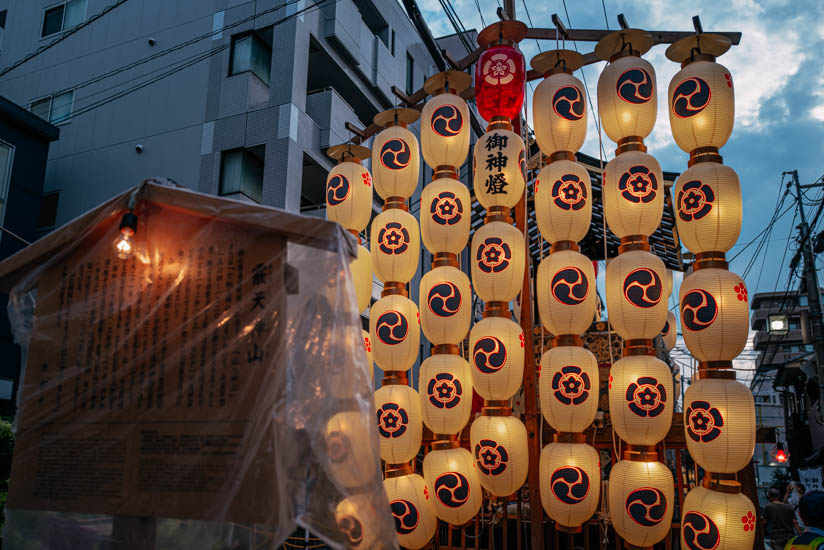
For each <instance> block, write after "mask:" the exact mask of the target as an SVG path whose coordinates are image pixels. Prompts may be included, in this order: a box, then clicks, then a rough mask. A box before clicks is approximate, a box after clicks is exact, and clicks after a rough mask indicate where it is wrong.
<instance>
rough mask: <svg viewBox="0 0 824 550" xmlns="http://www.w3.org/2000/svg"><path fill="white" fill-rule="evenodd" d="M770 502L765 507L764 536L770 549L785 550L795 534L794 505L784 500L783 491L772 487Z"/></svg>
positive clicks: (768, 493)
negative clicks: (782, 497)
mask: <svg viewBox="0 0 824 550" xmlns="http://www.w3.org/2000/svg"><path fill="white" fill-rule="evenodd" d="M767 500H768V501H769V503H768V504H767V505H766V506H765V507H764V516H763V520H764V538H765V539H768V540H769V542H768V543H767V541H764V542H765V543H766V546H767V548H769V549H770V550H784V547H785V546H786V545H787V542H788V541H789V540H790V539H791V538H793V536H794V535H795V521H794V520H795V514H794V512H793V507H792V506H790V505H789V504H787V503H785V502H782V500H781V491H779V490H778V489H776V488H775V487H771V488H770V490H769V491H767Z"/></svg>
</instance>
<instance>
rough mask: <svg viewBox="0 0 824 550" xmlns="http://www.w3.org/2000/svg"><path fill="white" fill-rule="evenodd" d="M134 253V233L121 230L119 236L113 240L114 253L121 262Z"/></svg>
mask: <svg viewBox="0 0 824 550" xmlns="http://www.w3.org/2000/svg"><path fill="white" fill-rule="evenodd" d="M133 252H134V232H133V231H132V230H131V229H127V228H124V229H121V230H120V235H118V236H117V238H116V239H115V240H114V253H115V255H116V256H117V257H118V258H120V259H121V260H127V259H129V258H130V257H131V256H132V253H133Z"/></svg>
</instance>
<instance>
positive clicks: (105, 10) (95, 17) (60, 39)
mask: <svg viewBox="0 0 824 550" xmlns="http://www.w3.org/2000/svg"><path fill="white" fill-rule="evenodd" d="M128 1H129V0H117V2H115V3H114V4H111V5H109V6H106V7H105V8H103V10H102V11H100V12H98V13H96V14H94V15H92V16H91V17H89V18H88V19H87V20H86V21H84V22H83V23H80V24H79V25H77V26H76V27H74V28H72V29H70V30H68V31H66V32H64V33H63V34H62V35H60V36H59V37H58V38H55V39H54V40H52V41H51V42H49V43H48V44H44V45H42V46H40V47H39V48H37V49H36V50H34V51H33V52H31V53H29V54H27V55H25V56H24V57H22V58H20V59H18V60H17V61H15V62H14V63H12V64H11V65H9V66H8V67H6V68H5V69H3V70H2V71H0V77H2V76H5V75H6V74H8V73H9V72H11V71H13V70H14V69H16V68H17V67H19V66H20V65H23V64H24V63H27V62H29V61H31V60H32V59H34V58H35V57H37V56H38V55H40V54H41V53H43V52H45V51H46V50H49V49H51V48H53V47H54V46H56V45H57V44H59V43H60V42H63V41H64V40H65V39H67V38H68V37H70V36H72V35H73V34H75V33H76V32H78V31H79V30H80V29H84V28H86V27H88V26H89V25H91V24H92V23H94V22H95V21H97V20H98V19H100V18H101V17H103V16H104V15H106V14H107V13H109V12H110V11H112V10H113V9H115V8H117V7H119V6H122V5H123V4H125V3H126V2H128Z"/></svg>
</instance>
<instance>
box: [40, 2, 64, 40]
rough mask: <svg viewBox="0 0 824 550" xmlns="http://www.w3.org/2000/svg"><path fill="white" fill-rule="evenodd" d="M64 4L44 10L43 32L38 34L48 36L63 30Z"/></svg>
mask: <svg viewBox="0 0 824 550" xmlns="http://www.w3.org/2000/svg"><path fill="white" fill-rule="evenodd" d="M65 10H66V6H65V5H60V6H56V7H54V8H50V9H47V10H46V13H45V14H43V32H42V33H40V36H49V35H50V34H55V33H58V32H60V31H62V30H63V12H64V11H65Z"/></svg>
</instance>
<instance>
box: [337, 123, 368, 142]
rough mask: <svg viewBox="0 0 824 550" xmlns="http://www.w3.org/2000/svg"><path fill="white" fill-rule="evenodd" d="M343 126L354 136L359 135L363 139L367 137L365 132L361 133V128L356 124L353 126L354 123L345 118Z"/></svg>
mask: <svg viewBox="0 0 824 550" xmlns="http://www.w3.org/2000/svg"><path fill="white" fill-rule="evenodd" d="M343 126H344V127H345V128H346V129H347V130H349V131H350V132H352V133H353V134H355V135H356V136H358V137H360V138H361V139H362V140H363V139H366V138H367V137H368V136H367V135H366V134H364V133H363V130H362V129H360V128H358V127H357V126H355V125H354V124H352V123H351V122H349V121H348V120H347V121H346V122H345V123H344V124H343Z"/></svg>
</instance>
